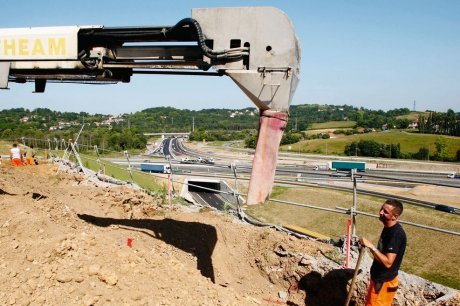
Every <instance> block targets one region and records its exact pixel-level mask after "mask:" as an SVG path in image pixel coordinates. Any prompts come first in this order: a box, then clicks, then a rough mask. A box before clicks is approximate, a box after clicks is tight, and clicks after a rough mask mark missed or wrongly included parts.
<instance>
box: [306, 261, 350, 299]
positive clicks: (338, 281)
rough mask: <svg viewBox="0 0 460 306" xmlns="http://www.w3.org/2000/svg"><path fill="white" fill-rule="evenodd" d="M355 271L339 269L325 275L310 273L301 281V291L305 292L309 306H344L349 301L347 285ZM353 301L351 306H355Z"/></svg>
mask: <svg viewBox="0 0 460 306" xmlns="http://www.w3.org/2000/svg"><path fill="white" fill-rule="evenodd" d="M353 272H354V270H353V269H337V270H332V271H331V272H329V273H327V274H326V275H324V277H323V276H322V275H321V274H320V273H318V272H316V271H313V272H310V273H308V274H307V275H305V276H304V277H302V278H301V279H300V281H299V289H301V290H305V292H306V295H307V297H306V298H305V305H308V306H324V305H329V306H334V305H338V306H339V305H340V306H343V305H344V304H345V301H346V299H347V293H348V291H347V284H348V281H349V280H350V279H351V278H352V277H353ZM353 304H354V303H353V301H352V302H351V303H350V305H353Z"/></svg>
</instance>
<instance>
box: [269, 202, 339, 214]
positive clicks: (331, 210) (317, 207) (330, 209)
mask: <svg viewBox="0 0 460 306" xmlns="http://www.w3.org/2000/svg"><path fill="white" fill-rule="evenodd" d="M269 201H272V202H277V203H281V204H288V205H294V206H300V207H305V208H313V209H319V210H325V211H329V212H334V213H338V214H345V215H348V209H347V211H345V212H344V211H342V210H338V209H332V208H325V207H319V206H314V205H308V204H300V203H295V202H288V201H283V200H277V199H269Z"/></svg>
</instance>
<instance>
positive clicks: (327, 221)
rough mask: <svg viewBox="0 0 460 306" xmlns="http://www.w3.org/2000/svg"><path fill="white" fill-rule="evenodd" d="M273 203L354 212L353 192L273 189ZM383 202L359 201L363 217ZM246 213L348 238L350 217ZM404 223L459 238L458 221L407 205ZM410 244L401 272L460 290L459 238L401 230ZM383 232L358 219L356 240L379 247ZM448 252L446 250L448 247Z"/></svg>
mask: <svg viewBox="0 0 460 306" xmlns="http://www.w3.org/2000/svg"><path fill="white" fill-rule="evenodd" d="M274 191H276V193H273V194H272V196H271V198H276V199H279V200H284V201H291V202H296V203H302V204H308V205H314V206H319V207H324V208H332V209H335V208H336V207H343V208H350V207H352V206H353V195H352V193H349V192H343V191H337V190H329V189H323V188H313V187H304V188H300V187H295V188H287V187H282V188H279V189H278V188H275V189H274ZM383 201H384V199H381V198H376V197H371V196H362V195H358V198H357V207H358V210H359V211H363V212H367V213H370V214H373V215H377V214H378V210H379V208H380V207H381V205H382V203H383ZM246 211H247V213H248V214H250V215H253V216H255V217H258V218H260V219H262V220H264V221H266V222H268V223H274V224H293V225H297V226H301V227H304V228H306V229H309V230H312V231H315V232H318V233H321V234H324V235H327V236H330V237H332V238H333V239H338V238H339V237H342V236H344V235H345V233H346V225H347V221H348V219H349V216H348V215H346V214H342V213H333V212H327V211H323V210H317V209H312V208H303V207H298V206H292V205H286V204H281V203H275V202H270V201H269V202H267V203H266V204H264V205H255V206H249V207H248V208H247V209H246ZM401 220H404V221H409V222H413V223H416V224H422V225H427V226H432V227H437V228H442V229H447V230H451V231H455V232H460V218H459V216H458V215H452V214H447V213H443V212H440V211H435V210H433V209H427V208H423V207H418V206H413V205H410V204H405V206H404V214H403V215H402V217H401ZM403 227H404V229H405V231H406V234H407V237H408V244H407V250H406V254H405V257H404V261H403V265H402V270H404V271H406V272H409V273H413V274H416V275H419V276H421V277H424V278H427V279H429V280H431V281H434V282H438V283H441V284H443V285H446V286H449V287H452V288H456V289H460V274H458V267H459V266H460V257H459V256H458V254H459V253H460V237H459V236H454V235H450V234H446V233H440V232H434V231H430V230H427V229H422V228H419V227H414V226H410V225H403ZM382 228H383V226H382V224H381V222H380V221H379V220H378V219H377V218H372V217H367V216H363V215H358V216H357V227H356V234H357V235H358V236H365V237H366V238H368V239H369V240H371V241H372V242H374V243H377V241H378V238H379V236H380V232H381V230H382ZM447 246H448V247H447Z"/></svg>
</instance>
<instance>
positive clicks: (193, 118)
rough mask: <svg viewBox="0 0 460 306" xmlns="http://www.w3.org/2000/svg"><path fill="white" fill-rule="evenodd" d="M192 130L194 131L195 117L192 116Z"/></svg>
mask: <svg viewBox="0 0 460 306" xmlns="http://www.w3.org/2000/svg"><path fill="white" fill-rule="evenodd" d="M192 132H195V117H192Z"/></svg>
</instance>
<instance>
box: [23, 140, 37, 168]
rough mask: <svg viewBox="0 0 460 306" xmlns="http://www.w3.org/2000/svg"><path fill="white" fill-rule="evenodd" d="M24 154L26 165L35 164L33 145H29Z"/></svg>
mask: <svg viewBox="0 0 460 306" xmlns="http://www.w3.org/2000/svg"><path fill="white" fill-rule="evenodd" d="M25 156H26V164H27V165H34V164H35V150H34V146H33V145H31V146H30V147H28V148H27V149H26V153H25Z"/></svg>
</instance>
